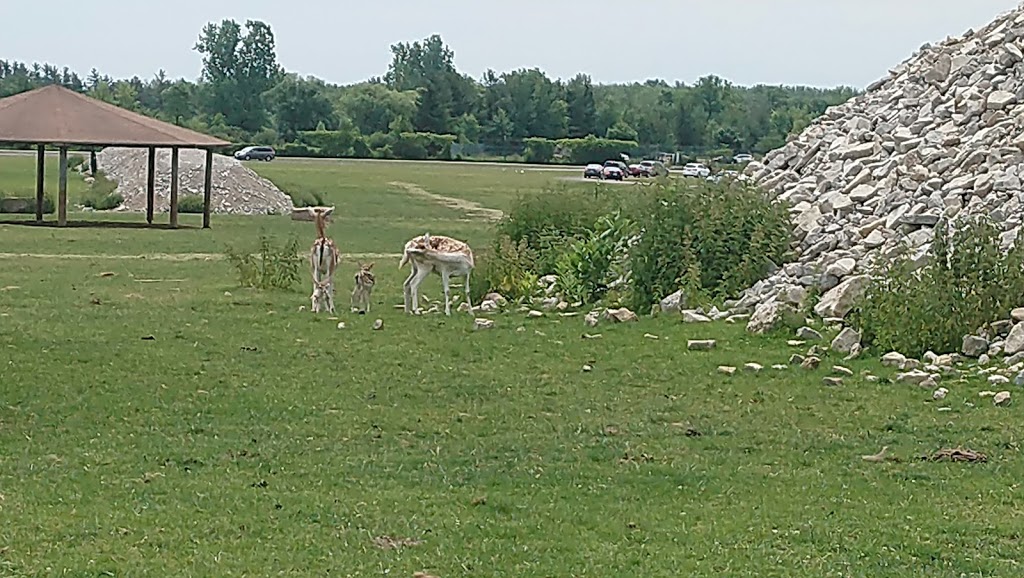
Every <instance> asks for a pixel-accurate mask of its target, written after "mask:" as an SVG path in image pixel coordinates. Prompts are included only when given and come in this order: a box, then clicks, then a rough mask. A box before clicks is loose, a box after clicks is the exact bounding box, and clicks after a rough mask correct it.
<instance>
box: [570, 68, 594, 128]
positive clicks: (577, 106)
mask: <svg viewBox="0 0 1024 578" xmlns="http://www.w3.org/2000/svg"><path fill="white" fill-rule="evenodd" d="M565 102H566V111H567V114H568V117H569V118H568V136H569V137H570V138H581V137H585V136H587V135H592V134H597V104H596V102H595V101H594V87H593V85H592V84H591V81H590V76H589V75H586V74H583V73H580V74H577V75H576V76H575V77H573V79H572V80H570V81H569V82H568V83H567V84H566V85H565Z"/></svg>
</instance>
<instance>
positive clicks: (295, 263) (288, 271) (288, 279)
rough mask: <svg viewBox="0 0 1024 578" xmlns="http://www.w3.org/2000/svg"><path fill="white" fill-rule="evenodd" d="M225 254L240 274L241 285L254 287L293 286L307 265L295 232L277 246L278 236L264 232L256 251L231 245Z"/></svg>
mask: <svg viewBox="0 0 1024 578" xmlns="http://www.w3.org/2000/svg"><path fill="white" fill-rule="evenodd" d="M225 256H226V257H227V259H228V261H229V262H230V263H231V265H232V266H233V267H234V268H235V271H236V273H237V274H238V284H239V286H241V287H252V288H254V289H263V290H266V289H291V288H292V287H293V286H294V285H295V283H296V282H297V281H298V280H299V271H300V270H301V268H302V265H303V258H302V257H301V256H300V255H299V240H298V238H297V237H295V236H294V235H293V236H292V237H291V238H289V240H288V241H286V242H285V243H284V244H282V245H277V244H276V243H275V239H274V238H272V237H269V236H268V235H266V234H265V233H263V232H261V233H260V236H259V241H258V247H257V252H256V253H249V252H244V253H243V252H239V251H236V250H235V249H234V248H232V247H228V248H227V249H226V250H225Z"/></svg>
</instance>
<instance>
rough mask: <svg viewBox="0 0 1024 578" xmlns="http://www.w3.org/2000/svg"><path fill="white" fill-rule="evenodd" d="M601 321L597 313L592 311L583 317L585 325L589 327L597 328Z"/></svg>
mask: <svg viewBox="0 0 1024 578" xmlns="http://www.w3.org/2000/svg"><path fill="white" fill-rule="evenodd" d="M599 319H600V317H598V313H597V311H591V312H590V313H587V314H586V315H584V316H583V323H584V325H586V326H587V327H597V324H598V321H599Z"/></svg>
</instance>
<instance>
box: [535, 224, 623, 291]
mask: <svg viewBox="0 0 1024 578" xmlns="http://www.w3.org/2000/svg"><path fill="white" fill-rule="evenodd" d="M636 233H637V227H636V224H635V223H634V222H633V221H631V220H630V219H628V218H625V217H623V216H622V214H621V212H620V211H616V212H615V213H612V214H608V215H602V216H600V217H598V219H597V222H596V223H595V224H594V225H593V226H592V228H591V231H590V232H589V234H587V235H586V236H585V237H583V238H579V239H576V240H574V241H572V242H571V243H570V244H569V245H568V246H567V247H565V249H564V251H563V252H562V253H561V254H560V255H559V256H558V258H557V259H556V261H555V274H556V275H557V276H558V281H557V288H558V289H559V291H560V292H561V294H562V297H563V298H564V299H566V300H568V301H571V302H581V303H595V302H597V301H599V300H600V299H602V298H603V297H604V296H605V295H606V294H607V293H608V291H609V290H611V289H615V288H618V287H621V289H620V290H619V291H620V296H621V295H622V294H626V293H627V292H628V287H629V273H630V271H629V253H628V250H629V246H630V243H631V241H634V240H635V235H636Z"/></svg>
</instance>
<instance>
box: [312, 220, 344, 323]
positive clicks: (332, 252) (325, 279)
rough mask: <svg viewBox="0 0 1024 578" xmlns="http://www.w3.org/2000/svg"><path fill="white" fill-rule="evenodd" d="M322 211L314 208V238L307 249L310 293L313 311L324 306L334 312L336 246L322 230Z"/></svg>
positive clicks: (337, 257)
mask: <svg viewBox="0 0 1024 578" xmlns="http://www.w3.org/2000/svg"><path fill="white" fill-rule="evenodd" d="M325 221H326V219H325V216H324V213H323V212H322V211H321V210H319V209H314V212H313V222H314V223H315V224H316V240H315V241H313V246H312V248H310V251H309V264H310V267H311V268H312V274H313V294H312V295H310V300H311V302H312V310H313V313H319V312H321V311H322V310H323V307H324V306H326V308H327V310H328V311H330V312H331V313H334V271H335V270H336V269H337V268H338V259H339V255H338V247H337V245H335V244H334V241H332V240H331V239H330V238H328V237H327V235H326V234H325V232H324V227H325Z"/></svg>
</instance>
